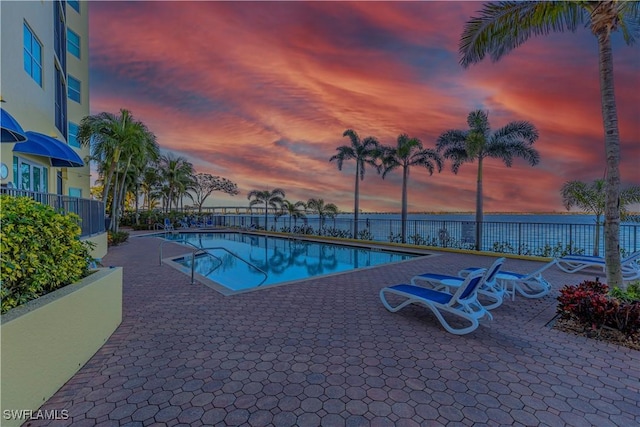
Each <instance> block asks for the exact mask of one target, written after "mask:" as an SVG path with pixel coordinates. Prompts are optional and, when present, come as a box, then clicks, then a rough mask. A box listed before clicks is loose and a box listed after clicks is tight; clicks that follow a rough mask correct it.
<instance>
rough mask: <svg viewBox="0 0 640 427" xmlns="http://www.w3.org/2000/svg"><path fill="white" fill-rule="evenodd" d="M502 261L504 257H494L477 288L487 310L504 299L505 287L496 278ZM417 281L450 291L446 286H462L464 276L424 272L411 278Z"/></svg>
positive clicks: (495, 306) (414, 282)
mask: <svg viewBox="0 0 640 427" xmlns="http://www.w3.org/2000/svg"><path fill="white" fill-rule="evenodd" d="M503 263H504V258H498V259H496V260H495V261H494V263H493V265H492V266H491V267H489V269H488V270H487V275H486V277H485V279H484V280H483V282H482V284H481V285H480V288H478V294H479V295H481V296H482V302H481V303H480V304H482V305H483V306H484V308H486V309H487V310H493V309H494V308H497V307H499V306H500V305H501V304H502V301H503V300H504V294H505V292H506V289H505V287H504V286H503V284H502V283H499V282H498V281H497V280H496V276H497V274H498V272H499V271H500V267H502V264H503ZM477 270H482V271H484V270H485V269H484V268H482V269H477ZM419 282H427V283H428V285H429V287H430V288H434V289H447V290H448V291H450V290H449V289H448V288H451V287H459V286H462V283H463V282H464V277H462V276H458V277H456V276H448V275H446V274H434V273H425V274H419V275H417V276H414V277H413V278H412V279H411V284H412V285H416V284H418V283H419Z"/></svg>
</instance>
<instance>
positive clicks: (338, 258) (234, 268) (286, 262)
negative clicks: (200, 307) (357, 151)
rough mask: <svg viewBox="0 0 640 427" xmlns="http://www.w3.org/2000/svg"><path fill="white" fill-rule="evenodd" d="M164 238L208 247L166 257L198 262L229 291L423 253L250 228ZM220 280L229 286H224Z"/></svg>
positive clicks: (175, 262)
mask: <svg viewBox="0 0 640 427" xmlns="http://www.w3.org/2000/svg"><path fill="white" fill-rule="evenodd" d="M162 237H164V238H165V239H167V240H169V241H174V242H176V243H182V244H185V245H188V246H190V247H191V248H194V247H195V248H203V250H202V251H199V252H196V253H195V256H192V254H191V253H189V254H187V255H184V256H181V257H177V258H175V257H174V258H172V259H169V260H165V262H167V263H168V264H169V265H172V266H174V267H176V268H179V269H180V270H181V271H183V272H185V273H188V274H191V265H192V262H193V264H194V265H193V267H194V271H195V274H196V277H197V278H198V279H199V280H200V281H203V282H204V283H205V284H207V285H213V286H212V287H214V288H216V289H218V290H219V291H221V292H222V293H225V294H228V293H235V292H242V291H247V290H251V289H255V288H259V287H264V286H270V285H276V284H282V283H287V282H292V281H298V280H303V279H308V278H311V277H318V276H325V275H329V274H335V273H340V272H346V271H351V270H355V269H359V268H367V267H373V266H378V265H382V264H388V263H392V262H398V261H404V260H408V259H413V258H415V257H417V256H419V255H415V254H408V253H401V252H392V251H386V250H379V249H372V248H368V247H358V246H347V245H339V244H330V243H321V242H316V241H309V240H302V239H297V238H296V239H289V238H280V237H274V236H263V235H257V234H249V233H228V232H222V233H210V232H209V233H167V234H165V235H163V236H162ZM191 251H193V249H191ZM203 279H204V280H203ZM207 281H211V282H214V283H207ZM217 284H219V285H222V286H223V287H224V288H225V289H219V287H218V286H216V285H217ZM229 291H230V292H229Z"/></svg>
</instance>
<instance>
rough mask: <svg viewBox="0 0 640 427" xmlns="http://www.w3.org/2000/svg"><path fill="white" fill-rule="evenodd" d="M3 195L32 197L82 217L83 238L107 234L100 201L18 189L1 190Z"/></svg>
mask: <svg viewBox="0 0 640 427" xmlns="http://www.w3.org/2000/svg"><path fill="white" fill-rule="evenodd" d="M0 193H1V194H9V195H11V196H16V197H19V196H22V197H30V198H32V199H33V200H35V201H36V202H39V203H42V204H43V205H49V206H51V207H53V208H55V209H56V210H57V211H58V212H60V213H63V214H68V213H74V214H76V215H78V216H79V217H80V223H79V224H78V225H80V228H81V229H82V231H81V237H87V236H91V235H93V234H98V233H104V232H105V221H104V218H105V216H104V205H103V203H102V202H101V201H100V200H90V199H81V198H79V197H71V196H63V195H60V194H50V193H37V192H35V191H27V190H18V189H16V188H5V187H2V188H1V189H0Z"/></svg>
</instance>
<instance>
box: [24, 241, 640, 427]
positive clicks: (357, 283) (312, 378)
mask: <svg viewBox="0 0 640 427" xmlns="http://www.w3.org/2000/svg"><path fill="white" fill-rule="evenodd" d="M159 242H160V240H159V239H156V238H148V237H144V238H141V237H132V238H130V239H129V242H128V243H126V244H124V245H122V246H118V247H115V248H111V249H110V251H109V255H108V256H107V257H106V258H105V259H104V260H103V262H104V264H105V265H118V266H123V267H124V320H123V322H122V325H121V326H120V327H119V328H118V329H117V331H116V332H115V333H114V334H113V336H112V337H111V339H110V340H109V341H108V342H107V343H106V345H105V346H104V347H102V349H101V350H99V351H98V353H97V354H96V355H95V356H94V357H93V358H92V359H91V360H90V361H89V362H88V363H87V364H86V365H85V366H84V367H83V368H82V369H81V370H80V371H79V372H78V373H77V374H76V375H75V376H74V377H73V378H72V379H71V380H70V381H69V382H68V383H67V384H66V385H65V386H64V387H62V389H60V391H59V392H58V393H57V394H55V395H54V396H53V397H52V398H51V399H50V400H49V401H48V402H47V403H46V404H45V405H44V406H43V407H42V408H41V409H46V410H54V409H55V410H61V409H68V410H69V414H70V416H71V418H70V419H69V420H67V421H56V422H54V423H49V424H46V423H44V422H32V423H31V424H30V425H33V426H35V425H72V426H74V427H80V426H93V425H101V426H124V425H126V426H148V425H168V426H173V425H191V426H201V425H206V426H277V427H285V426H325V427H334V426H335V427H339V426H429V425H449V426H453V425H458V426H481V425H492V426H495V425H521V426H533V425H548V426H560V425H571V426H599V427H604V426H638V425H640V404H639V402H640V352H638V351H634V350H630V349H627V348H624V347H619V346H615V345H609V344H606V343H602V342H597V341H594V340H588V339H585V338H581V337H577V336H574V335H570V334H566V333H563V332H559V331H557V330H555V329H552V328H550V327H549V326H547V323H549V322H550V321H551V320H552V319H553V317H554V314H555V307H556V299H555V297H556V296H557V290H558V289H559V288H561V287H562V286H563V285H565V284H576V283H579V282H581V281H582V280H584V279H585V278H587V276H581V275H568V274H565V273H562V272H561V271H560V270H559V269H557V268H556V267H552V268H551V269H550V270H548V272H547V273H545V277H546V278H548V279H549V280H550V282H551V283H553V284H554V287H555V290H554V292H553V294H552V295H549V296H547V297H545V298H542V299H539V300H526V299H523V298H522V297H519V296H517V297H516V300H515V301H507V302H505V303H504V304H503V305H502V306H501V307H499V308H497V309H496V310H494V311H493V314H494V318H495V319H494V320H493V321H492V322H485V323H483V324H481V326H480V328H479V329H477V330H476V331H475V332H473V333H471V334H468V335H464V336H455V335H452V334H449V333H447V332H446V331H445V330H444V329H443V328H442V327H441V326H440V324H439V322H438V321H437V320H436V319H435V317H434V316H433V315H432V314H431V312H429V311H428V310H426V309H424V308H421V307H408V308H406V309H404V310H402V311H400V312H398V313H389V312H388V311H386V310H385V309H384V307H383V306H382V304H381V303H380V300H379V298H378V292H379V290H380V289H381V288H382V287H384V286H386V285H391V284H396V283H400V282H406V281H407V280H408V279H409V278H410V277H411V276H413V275H415V274H418V273H424V272H436V273H443V274H455V273H456V272H457V271H458V270H459V269H461V268H464V267H468V266H471V265H477V266H489V265H490V264H491V262H492V258H489V257H484V256H477V255H461V254H450V253H442V254H441V255H438V256H430V257H425V258H421V259H417V260H415V261H409V262H405V263H401V264H396V265H392V266H382V267H377V268H372V269H368V270H360V271H358V272H354V273H346V274H340V275H335V276H330V277H327V278H323V279H312V280H308V281H305V282H302V283H297V284H290V285H283V286H276V287H270V288H265V289H262V290H259V291H255V292H249V293H244V294H240V295H235V296H228V297H225V296H222V295H221V294H219V293H218V292H216V291H214V290H212V289H210V288H209V287H206V286H203V285H199V284H198V285H193V286H192V285H190V284H189V278H188V277H187V276H186V275H184V274H182V273H180V272H178V271H177V270H174V269H172V268H170V267H167V266H162V267H160V266H159V265H158V258H157V257H158V246H159ZM164 252H165V254H166V256H170V255H174V254H180V253H184V252H186V251H185V250H184V248H183V247H180V246H177V245H174V244H167V245H164ZM538 266H539V263H535V262H531V261H519V260H507V262H506V264H505V266H504V269H506V270H512V271H520V272H530V271H533V270H534V269H536V268H538ZM79 321H81V320H79Z"/></svg>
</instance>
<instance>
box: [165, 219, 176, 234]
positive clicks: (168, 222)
mask: <svg viewBox="0 0 640 427" xmlns="http://www.w3.org/2000/svg"><path fill="white" fill-rule="evenodd" d="M173 229H174V228H173V223H172V222H171V220H170V219H169V218H165V219H164V231H171V230H173Z"/></svg>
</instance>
